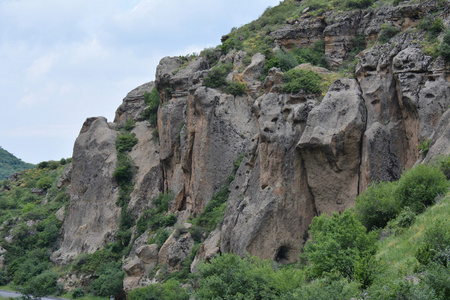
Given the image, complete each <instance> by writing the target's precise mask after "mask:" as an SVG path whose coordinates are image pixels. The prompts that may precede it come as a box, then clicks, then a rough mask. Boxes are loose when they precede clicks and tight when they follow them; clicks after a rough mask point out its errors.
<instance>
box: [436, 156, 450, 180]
mask: <svg viewBox="0 0 450 300" xmlns="http://www.w3.org/2000/svg"><path fill="white" fill-rule="evenodd" d="M433 165H435V166H437V167H438V168H439V170H441V172H442V173H444V175H445V177H446V178H447V180H450V155H449V156H442V157H439V158H437V160H436V161H435V162H434V164H433Z"/></svg>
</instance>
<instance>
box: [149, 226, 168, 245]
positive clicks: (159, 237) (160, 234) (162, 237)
mask: <svg viewBox="0 0 450 300" xmlns="http://www.w3.org/2000/svg"><path fill="white" fill-rule="evenodd" d="M169 236H170V232H169V231H168V230H165V229H163V228H160V229H158V230H156V233H155V235H154V237H153V238H151V239H150V240H149V244H156V245H158V248H161V247H162V245H164V243H165V242H166V241H167V239H168V238H169Z"/></svg>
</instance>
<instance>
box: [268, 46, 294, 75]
mask: <svg viewBox="0 0 450 300" xmlns="http://www.w3.org/2000/svg"><path fill="white" fill-rule="evenodd" d="M297 65H298V60H297V58H296V57H295V55H294V54H293V53H292V52H289V51H286V50H279V51H277V52H276V53H275V55H274V56H273V57H272V58H271V59H269V60H268V61H266V65H265V67H264V69H265V73H266V74H267V73H268V72H269V70H270V69H272V68H274V67H275V68H280V69H281V71H283V72H287V71H289V70H290V69H293V68H295V67H296V66H297Z"/></svg>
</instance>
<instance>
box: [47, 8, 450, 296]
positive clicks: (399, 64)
mask: <svg viewBox="0 0 450 300" xmlns="http://www.w3.org/2000/svg"><path fill="white" fill-rule="evenodd" d="M426 12H427V7H425V6H421V5H409V6H398V7H395V8H393V7H383V8H381V9H376V10H368V11H362V10H357V11H352V12H346V13H343V14H341V15H337V14H336V13H333V12H330V13H327V14H326V16H325V17H324V18H316V17H312V16H303V17H301V18H300V19H298V20H295V21H292V22H289V24H286V25H285V26H283V27H282V28H281V29H278V30H276V31H274V32H272V33H271V36H272V37H273V38H275V42H276V45H278V46H279V47H281V46H282V47H285V48H292V47H294V46H301V47H306V46H310V45H312V44H313V43H314V42H316V41H318V40H322V39H323V40H324V41H325V55H326V58H327V59H328V62H329V65H330V67H331V68H337V67H338V66H339V65H341V64H342V62H343V61H344V60H345V59H347V58H348V53H349V51H350V50H351V49H352V43H353V40H352V38H353V37H354V36H355V35H356V34H358V33H364V34H366V35H367V40H368V41H371V40H375V39H376V37H377V35H378V34H379V33H380V30H381V25H382V24H384V23H389V24H391V25H392V26H395V27H397V28H399V29H402V30H404V29H407V28H410V27H413V26H416V25H417V22H418V17H419V16H420V15H421V14H423V13H426ZM446 21H448V20H446ZM421 34H422V33H420V32H413V31H411V30H406V31H402V32H401V33H399V34H398V35H397V36H395V37H394V38H393V39H392V40H391V42H390V43H386V44H382V45H379V44H376V45H375V46H373V47H371V48H369V49H367V50H364V51H363V52H361V53H360V54H359V62H358V65H357V67H356V73H355V74H356V78H352V79H349V78H344V79H338V80H336V81H334V82H333V83H332V84H331V86H330V87H329V90H328V92H327V93H326V95H325V96H324V97H323V99H321V98H322V97H320V95H309V94H306V93H298V94H286V93H282V92H281V89H280V85H281V84H282V80H283V79H282V78H283V73H282V72H281V70H280V69H276V68H274V69H272V70H270V71H269V74H268V75H269V76H267V77H266V79H265V81H264V83H263V82H261V81H260V80H259V77H260V75H261V74H262V72H263V69H264V64H265V58H264V55H262V54H256V55H254V56H253V58H252V62H251V63H250V64H249V66H247V67H244V65H243V58H244V57H245V53H242V51H240V52H237V53H236V52H234V51H233V52H230V53H228V54H227V55H225V54H224V55H222V56H221V57H220V58H219V61H221V62H223V63H232V64H233V66H234V67H233V71H232V72H231V73H230V74H229V75H228V77H227V79H228V80H229V81H232V80H240V81H242V82H245V83H247V84H248V89H247V94H246V95H244V96H233V95H230V94H226V93H225V92H224V91H223V90H222V89H213V88H208V87H205V86H203V85H202V82H203V79H204V78H205V77H206V76H208V74H209V72H210V70H211V66H210V63H209V61H208V60H207V59H206V58H205V57H197V58H189V59H188V60H187V61H186V60H182V59H181V58H178V57H166V58H163V59H162V60H161V62H160V64H159V66H158V68H157V71H156V79H155V82H154V83H153V82H152V83H148V84H145V85H142V86H140V87H138V88H137V89H135V90H133V91H132V92H130V94H129V95H127V97H126V98H125V99H124V102H123V104H122V105H121V106H120V107H119V108H118V110H117V113H116V118H115V121H114V123H107V122H106V120H105V119H104V118H90V119H88V120H87V121H86V122H85V124H84V125H83V128H82V130H81V132H80V136H79V137H78V139H77V141H76V143H75V147H74V156H73V166H72V173H71V186H70V194H71V203H70V206H69V207H68V213H67V216H66V218H65V221H64V233H63V234H62V235H61V248H60V249H59V250H58V251H57V252H55V253H54V255H53V260H54V261H58V262H61V263H64V262H67V261H68V260H70V259H71V258H73V257H74V256H76V255H77V254H79V253H81V252H89V253H90V252H93V251H95V250H96V249H99V248H101V247H102V246H103V245H105V243H106V242H108V241H111V240H112V239H113V238H114V234H115V232H116V231H117V229H118V227H119V216H120V213H121V209H120V207H119V206H118V205H117V204H116V201H117V197H118V186H117V183H116V182H115V180H114V179H113V176H112V174H113V172H114V169H115V166H116V161H117V154H116V150H115V141H116V138H117V134H118V133H117V129H119V128H120V127H121V126H123V124H124V123H125V122H126V120H128V119H130V118H131V119H133V120H134V121H136V125H135V127H134V129H133V130H132V133H134V134H135V135H136V137H137V139H138V143H137V144H136V145H135V146H134V147H133V149H132V150H131V152H130V153H129V156H130V157H131V159H132V160H133V161H134V163H135V165H136V166H137V171H136V174H135V175H134V177H133V184H134V190H133V192H132V193H131V199H130V203H129V207H128V210H129V212H130V213H132V214H133V216H135V217H136V218H138V217H139V216H140V215H141V213H142V212H143V211H144V210H145V209H146V208H148V207H151V205H152V204H151V201H150V199H152V198H153V197H155V196H157V195H158V194H159V193H160V192H168V191H171V192H172V193H173V195H174V200H173V201H172V202H171V204H170V208H169V210H170V212H172V213H175V214H176V215H177V217H178V224H177V226H179V227H181V228H184V229H186V228H187V227H189V226H187V225H186V224H185V222H186V221H187V220H188V218H189V217H193V216H194V217H195V216H197V215H199V214H200V213H201V212H202V211H203V210H204V208H205V207H206V205H207V204H208V202H209V201H210V199H211V197H212V196H213V195H214V194H215V193H216V192H217V191H218V190H219V189H220V187H221V186H222V185H224V184H227V178H228V177H229V175H231V174H232V173H233V168H234V162H235V161H236V159H237V158H238V157H239V156H240V155H241V154H245V156H244V159H243V162H242V164H241V165H240V167H239V169H238V170H237V173H236V175H235V178H234V180H233V181H232V182H231V184H230V186H229V190H230V195H229V198H228V201H227V208H226V212H225V216H224V220H223V223H222V224H220V225H219V227H218V228H216V230H214V231H213V232H212V233H211V235H210V236H209V237H208V238H207V239H206V242H205V244H204V245H202V246H201V247H202V248H201V250H200V252H199V253H198V255H197V258H196V259H195V260H194V264H193V265H192V270H195V266H196V264H197V263H198V261H199V260H200V259H210V258H211V257H212V256H213V255H215V254H217V253H219V252H224V251H225V252H229V251H232V252H233V253H237V254H240V255H246V253H250V254H251V255H257V256H260V257H262V258H267V259H274V260H277V261H279V262H282V263H287V262H294V261H295V260H297V258H298V254H299V252H300V249H301V247H302V245H303V243H304V242H305V239H306V237H307V234H306V233H307V230H308V226H309V224H310V222H311V220H312V218H313V217H314V216H316V215H318V214H321V213H331V212H333V211H338V212H342V211H343V210H345V209H346V208H348V207H350V206H351V205H353V204H354V201H355V197H356V196H357V195H358V194H359V193H361V192H362V191H364V190H365V189H366V188H367V186H368V185H369V184H370V183H371V182H373V181H380V180H381V181H391V180H397V179H399V177H400V175H401V172H402V171H403V170H404V169H408V168H411V167H412V166H413V165H414V164H415V163H417V162H418V160H419V161H422V160H424V161H426V162H428V161H430V160H431V159H432V158H433V157H434V156H436V155H439V154H446V155H447V154H449V153H450V150H449V148H448V144H449V143H448V142H449V139H450V138H449V136H450V133H449V132H450V130H449V126H450V125H449V120H450V115H449V113H448V111H447V108H448V107H449V105H450V97H449V96H450V84H449V82H448V70H447V69H446V68H445V64H444V63H443V61H442V60H441V59H437V60H433V58H432V57H430V56H428V55H426V54H425V53H424V52H423V50H422V49H421V46H420V43H417V42H415V40H416V39H417V38H423V36H420V35H421ZM303 67H305V66H303ZM317 70H318V69H317ZM153 87H156V88H157V90H158V91H159V94H160V106H159V110H158V123H157V130H158V131H157V133H158V139H156V138H154V132H155V129H156V128H153V127H152V126H151V125H150V124H149V123H148V122H147V121H146V120H144V119H143V118H142V117H141V114H142V112H143V110H144V109H145V107H146V105H145V103H144V100H143V99H144V98H143V95H144V93H145V92H150V91H151V90H152V89H153ZM428 139H431V144H430V151H429V152H428V155H427V156H426V157H420V153H419V151H418V148H417V146H418V145H419V144H420V143H421V142H423V141H426V140H428ZM171 229H172V230H175V231H174V232H173V233H172V235H171V236H170V238H169V239H168V240H167V241H166V243H165V244H164V245H163V246H162V247H161V249H156V248H155V246H154V245H146V240H148V238H149V233H148V232H146V233H145V234H144V235H142V236H141V237H138V239H137V240H136V243H135V246H134V247H133V249H132V251H131V253H130V255H129V257H128V258H127V259H126V260H125V261H124V267H123V268H124V270H125V271H126V273H127V275H128V277H127V278H126V279H125V285H126V288H127V289H131V288H134V287H136V286H138V285H145V284H147V283H149V282H150V281H151V279H150V278H147V277H146V276H148V275H149V274H150V272H151V271H152V270H153V268H154V267H155V265H156V264H160V265H161V264H163V265H166V266H167V268H168V270H169V272H172V271H177V270H179V269H180V268H181V262H182V261H183V260H184V259H186V257H187V256H188V255H189V252H190V251H191V249H192V247H193V245H194V241H193V238H192V236H191V235H190V233H188V232H187V231H186V230H185V231H182V232H183V233H182V234H180V235H177V234H176V231H177V230H179V228H178V229H174V228H171ZM135 234H136V230H134V231H133V235H135Z"/></svg>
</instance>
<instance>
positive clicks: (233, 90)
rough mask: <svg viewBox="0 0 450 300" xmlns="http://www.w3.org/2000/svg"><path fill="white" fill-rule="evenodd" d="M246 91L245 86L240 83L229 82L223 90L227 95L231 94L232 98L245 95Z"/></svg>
mask: <svg viewBox="0 0 450 300" xmlns="http://www.w3.org/2000/svg"><path fill="white" fill-rule="evenodd" d="M246 89H247V85H246V84H245V83H241V82H230V83H228V84H227V86H226V87H225V89H224V90H223V91H224V92H225V93H227V94H231V95H233V96H242V95H244V94H245V90H246Z"/></svg>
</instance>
